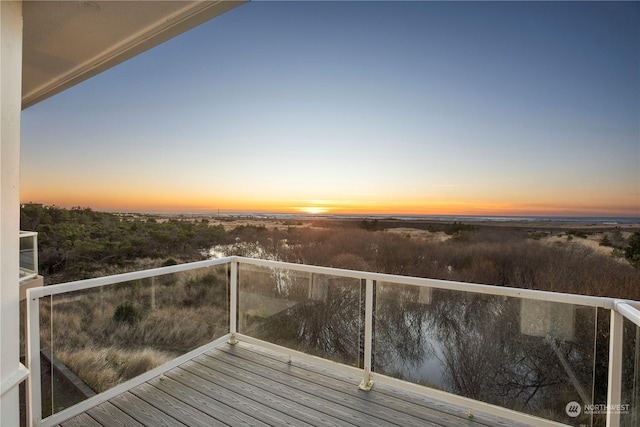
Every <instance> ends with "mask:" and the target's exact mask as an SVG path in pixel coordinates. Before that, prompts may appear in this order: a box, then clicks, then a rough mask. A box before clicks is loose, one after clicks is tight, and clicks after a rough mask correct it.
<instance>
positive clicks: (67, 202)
mask: <svg viewBox="0 0 640 427" xmlns="http://www.w3.org/2000/svg"><path fill="white" fill-rule="evenodd" d="M25 193H26V194H23V197H22V198H21V199H22V200H21V202H22V203H30V202H34V203H43V204H45V205H55V206H59V207H63V208H71V207H76V206H80V207H89V208H91V209H94V210H98V211H125V212H202V213H205V212H209V213H213V212H222V213H267V214H268V213H274V214H275V213H283V214H309V215H320V214H326V215H332V214H333V215H460V216H466V215H469V216H473V215H481V216H590V215H596V216H627V217H640V209H639V208H638V207H637V206H625V205H621V206H620V205H619V206H611V205H607V204H601V205H596V204H593V205H587V204H574V205H572V206H569V205H560V204H553V203H528V204H525V203H508V202H492V201H485V200H473V201H467V200H430V201H411V200H393V201H386V202H374V201H366V200H358V201H347V200H259V199H253V200H249V199H243V198H240V197H237V198H233V197H229V196H228V195H225V196H226V197H223V196H222V195H221V197H213V196H212V197H209V198H206V197H202V195H199V194H183V195H182V197H181V198H177V197H172V196H169V195H166V196H163V195H156V196H154V197H150V196H151V195H149V194H146V195H145V196H146V197H143V196H141V195H140V194H130V195H126V196H123V195H122V194H114V193H108V192H102V193H100V194H96V193H95V192H93V193H89V195H87V193H86V192H78V193H80V194H78V193H75V194H74V192H66V193H65V195H64V196H63V195H58V196H54V195H51V194H47V195H45V194H29V193H27V192H25Z"/></svg>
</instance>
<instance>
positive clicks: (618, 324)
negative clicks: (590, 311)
mask: <svg viewBox="0 0 640 427" xmlns="http://www.w3.org/2000/svg"><path fill="white" fill-rule="evenodd" d="M623 331H624V317H623V316H622V314H620V313H618V312H617V311H616V310H611V324H610V338H609V379H608V384H607V427H620V411H619V410H616V408H619V407H620V406H619V405H620V404H621V403H622V402H621V399H622V390H621V389H622V344H623V341H622V338H623Z"/></svg>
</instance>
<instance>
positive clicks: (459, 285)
mask: <svg viewBox="0 0 640 427" xmlns="http://www.w3.org/2000/svg"><path fill="white" fill-rule="evenodd" d="M235 258H236V259H237V260H238V261H239V262H243V263H246V264H253V265H259V266H264V267H275V268H286V269H293V270H297V271H305V272H309V273H318V274H330V275H334V276H341V277H351V278H354V279H371V280H376V281H379V282H380V281H382V282H391V283H398V284H403V285H414V286H426V287H431V288H436V289H445V290H453V291H463V292H473V293H479V294H486V295H498V296H506V297H513V298H523V299H533V300H540V301H551V302H558V303H564V304H575V305H582V306H589V307H601V308H604V309H607V310H612V309H615V301H617V300H616V299H615V298H608V297H594V296H588V295H576V294H567V293H560V292H548V291H537V290H532V289H521V288H512V287H507V286H497V285H481V284H477V283H466V282H453V281H448V280H440V279H426V278H420V277H410V276H399V275H394V274H383V273H373V272H366V271H355V270H345V269H340V268H331V267H320V266H313V265H304V264H294V263H288V262H281V261H270V260H262V259H257V258H244V257H235Z"/></svg>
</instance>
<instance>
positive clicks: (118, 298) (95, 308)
mask: <svg viewBox="0 0 640 427" xmlns="http://www.w3.org/2000/svg"><path fill="white" fill-rule="evenodd" d="M228 277H229V275H228V266H226V265H222V266H215V267H207V268H200V269H194V270H189V271H183V272H178V273H172V274H165V275H159V276H154V277H150V278H145V279H141V280H134V281H129V282H123V283H117V284H113V285H108V286H103V287H99V288H92V289H88V290H84V291H77V292H69V293H64V294H59V295H54V296H52V297H51V302H50V304H49V307H46V306H43V308H42V309H41V316H42V317H41V318H42V319H43V321H42V323H43V324H42V325H41V335H42V339H41V349H42V356H43V357H42V359H43V363H44V364H46V365H48V366H49V368H48V370H47V371H45V370H44V368H43V374H42V383H43V396H45V394H44V390H45V388H49V389H50V390H53V391H52V392H50V393H49V394H51V399H50V400H49V403H47V404H45V402H46V401H47V400H48V399H45V398H43V411H45V412H44V414H45V416H46V414H48V413H51V412H53V413H57V412H58V411H60V410H62V409H64V408H67V407H69V406H71V405H73V404H75V403H77V402H79V401H81V400H83V399H85V398H86V397H89V396H91V395H93V394H94V393H100V392H104V391H106V390H108V389H110V388H112V387H114V386H116V385H118V384H120V383H122V382H125V381H127V380H129V379H131V378H134V377H136V376H138V375H141V374H143V373H145V372H147V371H149V370H151V369H154V368H156V367H158V366H160V365H162V364H164V363H166V362H169V361H170V360H172V359H174V358H176V357H178V356H181V355H183V354H185V353H187V352H189V351H191V350H193V349H196V348H198V347H200V346H202V345H205V344H207V343H209V342H211V341H213V340H214V339H216V338H219V337H221V336H223V335H225V334H227V333H228V331H229V280H228ZM42 304H45V299H44V298H43V300H42ZM47 311H49V313H50V315H47V314H46V313H47ZM47 316H50V319H51V321H50V324H49V325H47V324H44V323H45V319H46V317H47Z"/></svg>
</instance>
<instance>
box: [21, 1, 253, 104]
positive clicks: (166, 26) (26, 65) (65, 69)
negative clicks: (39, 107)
mask: <svg viewBox="0 0 640 427" xmlns="http://www.w3.org/2000/svg"><path fill="white" fill-rule="evenodd" d="M242 3H244V1H228V0H217V1H214V0H209V1H180V0H179V1H109V0H106V1H84V0H72V1H28V0H27V1H24V3H23V19H24V30H23V31H24V33H23V59H22V108H23V109H24V108H27V107H29V106H31V105H33V104H35V103H37V102H40V101H42V100H44V99H46V98H48V97H50V96H53V95H55V94H56V93H58V92H61V91H63V90H65V89H67V88H69V87H71V86H73V85H75V84H77V83H80V82H81V81H83V80H86V79H88V78H90V77H92V76H94V75H96V74H98V73H100V72H102V71H104V70H106V69H108V68H111V67H113V66H114V65H116V64H119V63H121V62H123V61H126V60H127V59H129V58H131V57H133V56H135V55H137V54H139V53H142V52H144V51H145V50H148V49H150V48H152V47H154V46H156V45H158V44H160V43H162V42H164V41H166V40H168V39H170V38H172V37H174V36H176V35H178V34H181V33H183V32H185V31H187V30H189V29H191V28H193V27H195V26H197V25H199V24H201V23H203V22H206V21H208V20H210V19H212V18H214V17H216V16H218V15H220V14H222V13H224V12H226V11H228V10H230V9H232V8H234V7H236V6H238V5H240V4H242Z"/></svg>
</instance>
